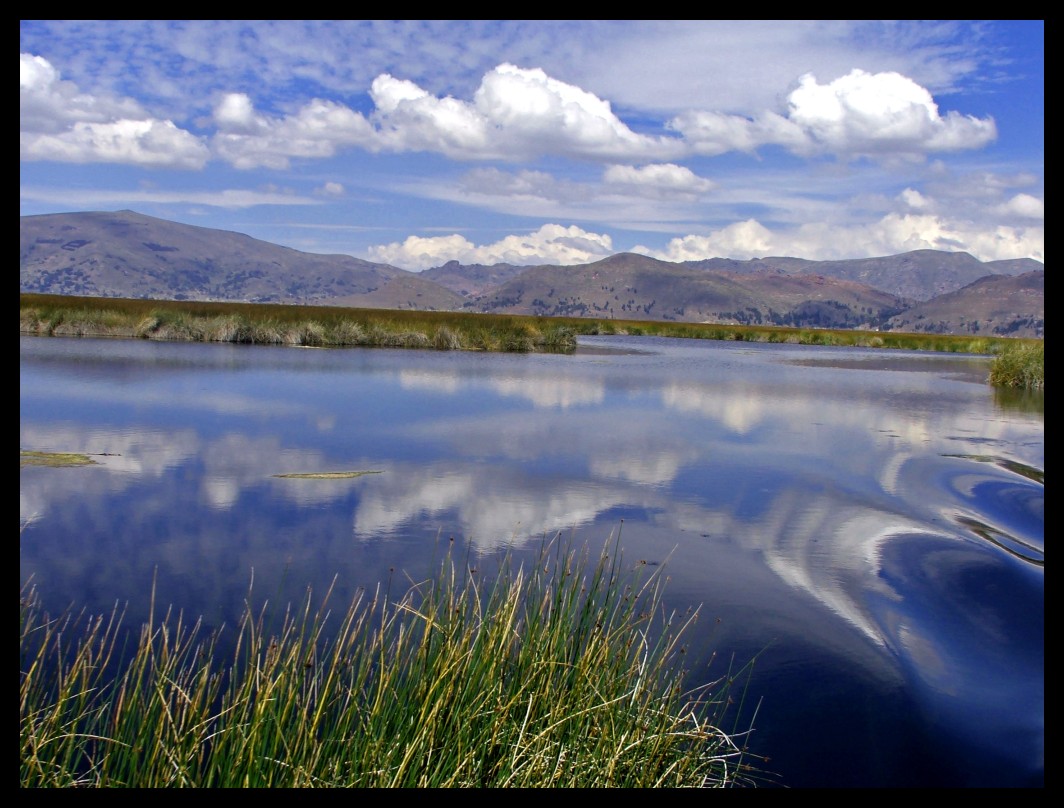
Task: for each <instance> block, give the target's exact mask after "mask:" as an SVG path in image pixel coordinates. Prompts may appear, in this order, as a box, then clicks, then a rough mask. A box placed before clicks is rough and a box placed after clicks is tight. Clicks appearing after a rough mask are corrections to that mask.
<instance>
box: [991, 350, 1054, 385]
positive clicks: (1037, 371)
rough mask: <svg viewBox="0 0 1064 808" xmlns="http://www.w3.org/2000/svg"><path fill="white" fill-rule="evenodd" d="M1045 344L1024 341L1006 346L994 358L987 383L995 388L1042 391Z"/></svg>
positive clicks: (1044, 380) (1044, 381)
mask: <svg viewBox="0 0 1064 808" xmlns="http://www.w3.org/2000/svg"><path fill="white" fill-rule="evenodd" d="M1045 361H1046V351H1045V343H1044V342H1043V341H1041V340H1038V341H1035V340H1024V341H1022V342H1015V343H1013V344H1011V345H1008V346H1006V347H1005V348H1004V349H1003V350H1002V352H1001V353H1000V354H999V355H998V356H996V357H995V358H994V362H993V364H992V365H991V367H990V378H989V381H990V383H991V384H992V385H994V386H995V387H1018V388H1023V389H1026V390H1044V389H1045V385H1046V372H1045Z"/></svg>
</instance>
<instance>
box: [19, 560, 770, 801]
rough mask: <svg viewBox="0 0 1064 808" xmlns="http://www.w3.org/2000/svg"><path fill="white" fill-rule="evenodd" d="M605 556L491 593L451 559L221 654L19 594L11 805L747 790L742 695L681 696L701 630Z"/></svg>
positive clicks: (723, 687)
mask: <svg viewBox="0 0 1064 808" xmlns="http://www.w3.org/2000/svg"><path fill="white" fill-rule="evenodd" d="M593 555H594V554H589V553H588V552H587V551H586V550H581V551H580V552H576V551H575V550H574V549H573V548H571V547H565V548H563V547H561V546H560V545H558V544H557V543H556V542H551V543H547V544H546V545H545V547H544V548H543V550H542V552H541V553H540V554H539V556H538V557H537V558H536V559H535V560H534V561H533V562H531V563H528V564H526V565H519V564H517V563H515V562H514V561H513V560H512V559H511V558H510V557H509V556H508V557H506V558H505V559H504V560H503V561H502V562H501V565H500V567H499V569H498V571H497V572H496V573H494V574H491V575H487V574H485V573H483V572H481V573H477V572H476V571H474V570H472V569H471V568H470V564H469V559H456V558H455V557H454V554H453V553H451V552H447V553H445V557H444V559H443V561H442V563H440V564H439V567H438V572H437V574H435V575H434V576H433V577H432V578H430V579H429V580H426V581H423V582H420V583H416V584H413V585H411V586H410V588H409V589H408V590H407V591H405V592H404V593H403V594H401V595H399V596H396V597H392V596H391V595H389V593H388V592H387V591H382V589H381V588H380V587H378V588H377V589H376V590H375V591H372V592H365V593H363V594H362V595H360V596H358V597H357V598H356V599H355V600H354V602H353V603H351V604H350V606H349V608H346V609H343V610H340V611H338V612H335V613H334V612H333V611H332V610H331V607H329V605H328V601H329V594H328V593H326V595H325V597H324V598H323V600H322V604H321V605H320V606H317V607H315V606H312V598H311V596H310V593H308V595H307V598H306V601H305V602H304V603H302V604H301V605H300V606H299V607H298V608H289V609H288V610H286V612H285V613H284V617H283V620H281V621H279V623H277V624H278V625H279V626H280V627H279V628H278V629H276V630H271V629H270V628H269V626H270V625H271V624H273V623H274V622H275V621H274V620H272V619H267V616H266V614H267V608H266V607H260V608H259V609H257V610H254V609H252V607H251V606H250V605H249V606H248V607H247V610H246V612H245V614H244V617H243V619H242V620H241V621H240V623H239V625H237V626H235V627H234V632H235V638H233V639H235V642H234V641H233V639H230V641H229V646H231V647H235V651H230V652H228V653H227V654H225V655H222V654H220V653H219V649H220V648H221V639H222V636H223V635H224V629H223V630H222V631H221V632H215V633H212V634H210V635H209V636H205V635H204V631H203V628H202V626H201V624H199V623H197V622H189V621H187V620H185V619H184V618H183V617H182V616H181V615H180V614H176V615H175V614H173V613H167V614H165V615H164V616H163V617H162V618H161V619H158V620H156V619H155V618H152V620H151V621H150V622H149V623H148V624H146V625H144V626H142V627H141V628H140V631H139V633H137V634H135V635H133V641H131V642H130V641H127V639H126V637H127V632H126V631H125V630H124V629H123V628H122V615H121V613H120V612H119V611H117V610H116V611H115V612H114V613H112V614H109V615H103V616H89V615H85V614H74V613H68V614H66V615H63V616H61V617H58V618H52V617H50V616H49V615H47V614H45V613H43V612H42V611H41V609H40V607H39V605H38V602H37V598H36V593H35V591H34V589H33V588H31V587H24V588H23V590H22V592H21V593H20V633H19V652H20V677H19V678H20V681H19V688H20V701H19V709H20V742H21V754H20V781H19V782H20V785H21V786H22V787H74V786H82V787H140V788H144V787H180V786H185V787H422V788H423V787H731V786H744V785H755V784H757V782H758V774H757V771H756V770H755V769H754V768H752V766H751V761H752V760H753V757H752V755H751V754H750V753H749V752H748V751H747V750H746V748H745V744H746V738H747V734H748V732H749V731H750V730H749V728H747V729H746V731H739V726H738V715H739V714H741V713H742V712H743V709H742V704H741V699H740V700H739V702H738V704H732V705H731V706H729V701H731V700H732V698H733V697H732V696H731V695H730V691H731V690H732V689H733V682H735V681H736V675H735V674H734V673H732V672H730V671H729V673H728V675H726V676H725V677H723V678H722V679H721V680H720V681H718V682H717V683H715V684H714V685H710V686H704V687H699V688H697V689H695V690H690V689H688V688H687V686H686V685H685V681H687V678H688V677H687V672H686V671H685V670H684V668H683V666H682V664H681V663H682V660H683V659H684V653H683V652H684V650H685V649H684V647H683V645H682V635H683V633H684V631H685V630H686V629H687V628H688V627H689V626H690V625H691V623H692V622H693V621H694V620H695V619H696V617H697V613H691V614H685V615H676V614H672V613H669V612H667V611H666V610H665V608H664V607H663V602H662V591H663V583H664V579H663V578H662V576H661V574H660V572H658V571H656V570H660V568H655V570H650V568H648V567H645V566H640V565H636V570H635V571H631V570H626V568H625V563H624V561H623V559H622V558H621V556H620V553H619V551H618V547H617V544H616V542H615V541H613V540H612V539H611V542H609V543H607V545H606V547H605V549H604V550H603V551H602V552H601V553H600V554H598V557H597V558H595V557H593ZM648 570H650V571H649V572H648ZM482 575H483V576H484V577H483V579H482V578H481V576H482ZM248 602H249V604H250V596H249V598H248ZM153 612H154V609H153ZM220 656H224V661H222V660H220V659H219V657H220ZM729 716H730V717H731V718H730V719H729V720H731V721H732V723H733V726H732V728H731V729H732V731H730V732H725V731H724V730H723V729H721V728H720V727H721V725H722V724H723V722H724V720H725V718H727V717H729ZM751 721H752V718H751Z"/></svg>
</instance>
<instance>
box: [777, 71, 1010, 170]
mask: <svg viewBox="0 0 1064 808" xmlns="http://www.w3.org/2000/svg"><path fill="white" fill-rule="evenodd" d="M787 102H788V107H789V113H788V117H789V118H790V120H791V121H793V122H794V123H796V124H798V125H799V126H800V127H801V128H802V129H803V130H805V131H806V132H808V133H809V135H810V137H811V138H812V140H813V141H814V143H815V144H816V145H817V146H818V147H819V148H821V149H825V150H828V151H832V152H835V153H853V154H881V153H884V152H901V153H905V152H916V153H922V152H925V151H956V150H960V149H976V148H980V147H982V146H985V145H986V144H987V143H990V142H991V141H992V140H994V139H995V138H996V137H997V127H996V126H995V124H994V120H993V119H992V118H983V119H980V118H975V117H974V116H971V115H961V114H959V113H957V112H950V113H947V114H946V116H945V117H943V116H941V115H939V111H938V105H937V104H936V103H935V101H934V99H933V98H932V97H931V93H929V92H928V91H927V90H926V89H924V88H923V87H921V86H920V85H919V84H917V83H916V82H914V81H913V80H912V79H909V78H907V77H906V76H902V75H901V74H899V73H894V72H886V73H866V72H865V71H863V70H851V71H850V72H849V73H848V74H846V75H845V76H842V77H841V78H838V79H835V80H834V81H832V82H830V83H829V84H819V83H818V82H817V80H816V77H815V76H813V75H812V74H811V73H807V74H806V75H804V76H802V77H801V78H800V79H799V82H798V88H797V89H795V90H794V91H793V92H792V93H791V94H790V95H789V96H788V97H787Z"/></svg>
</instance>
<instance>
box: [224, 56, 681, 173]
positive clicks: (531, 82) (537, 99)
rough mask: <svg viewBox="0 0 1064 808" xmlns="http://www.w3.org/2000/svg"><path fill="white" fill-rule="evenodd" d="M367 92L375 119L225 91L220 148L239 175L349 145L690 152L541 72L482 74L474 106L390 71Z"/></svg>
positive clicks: (644, 154) (647, 154) (505, 69)
mask: <svg viewBox="0 0 1064 808" xmlns="http://www.w3.org/2000/svg"><path fill="white" fill-rule="evenodd" d="M369 95H370V98H371V99H372V101H373V104H374V110H373V111H372V112H371V113H370V115H369V116H368V117H366V116H363V115H362V114H361V113H358V112H355V111H353V110H351V109H350V108H348V107H346V106H344V105H342V104H339V103H336V102H331V101H325V100H322V99H315V100H314V101H311V102H310V103H309V104H307V105H305V106H304V107H302V108H301V109H299V110H298V111H297V112H295V113H294V114H290V115H284V116H281V117H268V116H264V115H262V114H260V113H258V112H256V111H255V109H254V107H253V105H252V103H251V100H250V99H249V98H248V97H247V96H246V95H244V94H241V93H230V94H227V95H225V96H223V97H222V99H221V100H220V101H219V102H218V103H217V104H216V105H215V109H214V121H215V123H216V124H217V126H218V129H219V132H218V134H217V135H216V136H215V138H214V147H215V149H216V150H217V151H218V153H219V154H220V155H221V156H222V157H224V158H225V159H227V160H229V161H230V162H231V163H233V165H235V166H236V167H237V168H253V167H257V166H265V167H269V168H285V167H287V166H288V161H289V159H290V158H292V157H328V156H332V155H333V154H335V153H336V152H337V151H338V150H339V149H341V148H344V147H348V146H358V147H361V148H364V149H366V150H368V151H371V152H379V151H388V152H400V153H401V152H407V151H426V152H435V153H438V154H442V155H445V156H447V157H450V158H453V159H456V160H486V159H499V160H516V159H524V158H530V157H535V156H540V155H544V154H556V155H567V156H570V157H578V158H586V159H647V158H661V157H670V156H677V155H681V154H683V153H684V152H685V151H686V150H687V149H686V147H685V146H684V145H683V143H681V142H680V141H679V139H677V138H674V137H650V136H647V135H641V134H637V133H635V132H633V131H632V130H631V129H630V128H629V127H628V126H627V125H626V124H624V123H623V122H622V121H621V120H620V118H618V117H617V116H616V115H615V114H614V113H613V111H612V109H611V108H610V104H609V102H607V101H603V100H602V99H600V98H598V97H597V96H595V95H593V94H592V93H589V92H586V91H584V90H582V89H580V88H579V87H575V86H573V85H571V84H566V83H565V82H562V81H558V80H557V79H553V78H551V77H550V76H548V75H547V74H546V73H545V72H544V71H542V70H540V69H523V68H519V67H515V66H514V65H510V64H502V65H499V66H498V67H496V68H495V69H494V70H491V71H489V72H488V73H487V74H486V75H485V76H484V77H483V79H482V81H481V84H480V87H479V88H478V89H477V91H476V92H475V94H474V97H473V100H472V101H463V100H460V99H456V98H453V97H451V96H446V97H442V98H441V97H438V96H435V95H432V94H430V93H429V92H427V91H426V90H424V89H422V88H421V87H419V86H418V85H417V84H415V83H414V82H412V81H408V80H406V79H399V78H396V77H395V76H392V75H391V74H389V73H382V74H381V75H379V76H377V78H375V79H374V80H373V83H372V84H371V86H370V91H369Z"/></svg>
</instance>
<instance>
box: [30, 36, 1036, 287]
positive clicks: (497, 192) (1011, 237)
mask: <svg viewBox="0 0 1064 808" xmlns="http://www.w3.org/2000/svg"><path fill="white" fill-rule="evenodd" d="M19 38H20V43H19V44H20V53H19V103H20V107H19V112H20V128H19V168H20V175H19V206H20V215H22V216H28V215H36V214H45V213H67V212H75V211H90V210H94V211H96V210H99V211H115V210H123V209H129V210H135V211H137V212H139V213H143V214H147V215H149V216H156V217H159V218H163V219H169V220H173V221H178V222H183V223H185V224H192V225H199V226H203V227H214V228H220V229H223V230H233V231H236V232H240V233H246V234H248V235H250V236H253V237H255V238H259V239H263V240H266V241H270V242H273V243H275V244H281V245H284V246H287V247H291V248H294V249H298V250H303V251H306V252H313V253H330V254H332V253H342V254H348V255H353V256H355V257H358V258H364V259H368V260H371V261H377V262H381V263H387V264H392V265H393V266H397V267H401V268H403V269H407V270H412V271H421V270H424V269H428V268H430V267H434V266H439V265H441V264H444V263H446V262H448V261H451V260H457V261H460V262H461V263H463V264H494V263H500V262H506V263H512V264H522V265H526V264H527V265H531V264H542V263H549V264H563V265H571V264H579V263H587V262H590V261H595V260H599V259H601V258H604V257H607V256H609V255H612V254H615V253H619V252H636V253H642V254H645V255H649V256H653V257H655V258H659V259H662V260H666V261H689V260H700V259H704V258H713V257H724V258H735V259H740V260H745V259H749V258H756V257H765V256H795V257H799V258H808V259H814V260H830V259H846V258H864V257H871V256H882V255H895V254H898V253H902V252H907V251H909V250H917V249H937V250H949V251H965V252H968V253H971V254H972V255H974V256H975V257H976V258H978V259H980V260H983V261H992V260H999V259H1010V258H1025V257H1029V258H1034V259H1036V260H1038V261H1042V262H1044V261H1045V257H1044V250H1045V247H1044V238H1045V236H1044V226H1045V214H1044V206H1045V155H1044V152H1045V119H1044V111H1045V51H1044V44H1045V22H1044V20H981V21H980V20H945V21H915V20H901V21H889V20H850V21H847V20H809V21H799V20H783V21H771V20H450V21H448V20H376V21H366V20H341V21H337V20H329V21H310V20H273V21H270V20H266V21H249V20H230V21H225V20H181V21H178V20H100V21H91V20H20V26H19Z"/></svg>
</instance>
